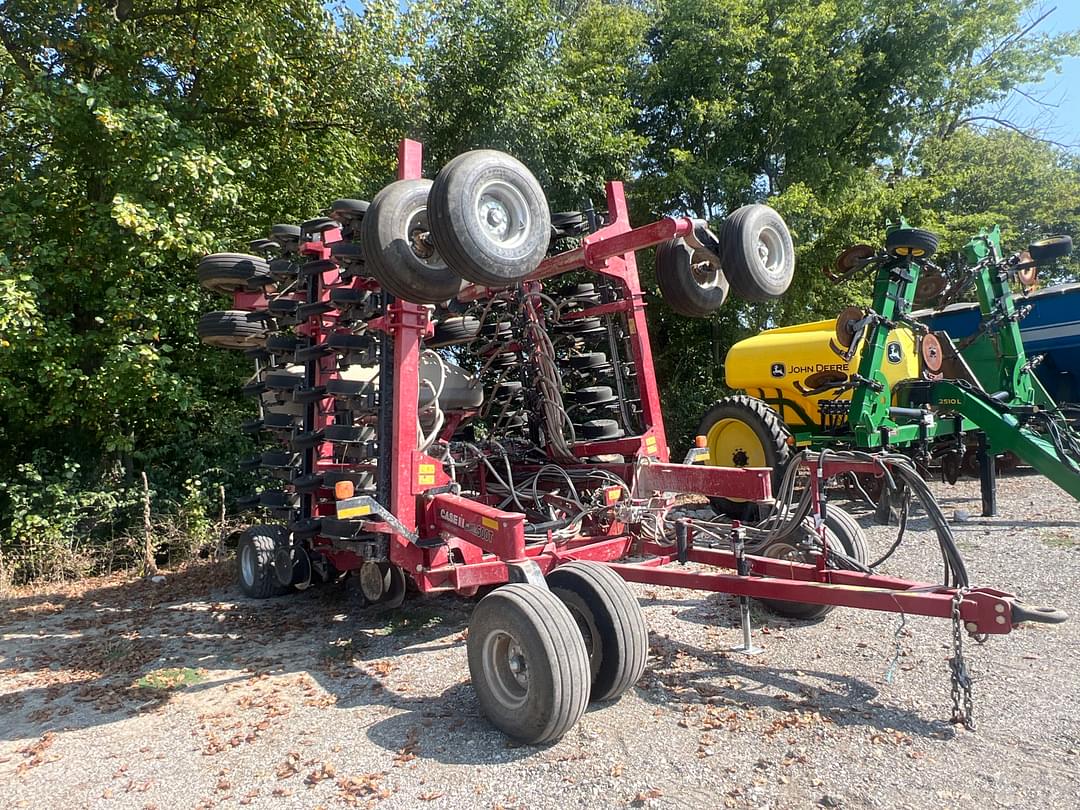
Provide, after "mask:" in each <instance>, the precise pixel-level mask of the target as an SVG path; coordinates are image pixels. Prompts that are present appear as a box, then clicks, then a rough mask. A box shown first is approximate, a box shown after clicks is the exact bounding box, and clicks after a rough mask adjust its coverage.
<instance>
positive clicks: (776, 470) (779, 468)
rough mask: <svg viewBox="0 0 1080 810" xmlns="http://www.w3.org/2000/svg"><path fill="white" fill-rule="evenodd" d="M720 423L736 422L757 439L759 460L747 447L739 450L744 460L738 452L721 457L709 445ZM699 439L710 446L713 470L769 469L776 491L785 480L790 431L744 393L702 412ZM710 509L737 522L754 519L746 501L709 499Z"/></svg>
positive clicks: (760, 402) (772, 411) (763, 405)
mask: <svg viewBox="0 0 1080 810" xmlns="http://www.w3.org/2000/svg"><path fill="white" fill-rule="evenodd" d="M723 420H737V421H738V422H741V423H743V424H744V425H746V426H747V427H748V428H749V429H750V430H751V431H752V432H753V434H754V435H755V436H756V437H757V439H758V442H759V444H760V449H761V453H760V455H761V457H760V458H758V453H757V452H755V451H753V450H750V449H749V448H741V449H742V451H743V452H744V453H745V454H746V457H740V456H739V454H738V452H737V451H738V450H739V449H740V448H738V447H736V448H732V450H733V452H730V453H726V452H725V453H724V455H723V457H721V456H720V455H719V454H718V453H719V450H720V449H719V448H714V447H713V446H712V436H711V431H712V429H713V427H714V426H715V425H717V424H718V423H720V422H721V421H723ZM697 435H698V436H705V437H706V439H707V441H708V442H709V444H707V447H708V449H709V461H708V463H709V464H711V465H713V466H714V467H752V466H758V464H759V463H760V466H762V467H771V468H772V486H773V490H774V491H775V489H776V487H777V485H778V484H779V483H780V479H782V478H783V477H784V471H785V470H786V469H787V465H788V462H789V461H790V460H791V446H790V445H789V444H788V439H789V437H790V436H791V431H789V430H788V428H787V425H785V424H784V422H783V420H782V419H781V418H780V416H779V415H778V414H777V413H776V411H774V410H773V409H772V408H770V407H769V406H768V405H767V404H765V403H764V402H762V401H761V400H760V399H756V398H755V397H750V396H746V395H745V394H736V395H734V396H730V397H724V398H723V399H719V400H717V401H716V402H715V403H713V405H712V407H711V408H709V410H707V411H706V412H705V416H704V417H702V419H701V422H700V423H699V424H698V429H697ZM709 500H710V502H711V503H712V505H713V508H714V509H716V510H717V511H719V512H722V513H723V514H726V515H729V516H731V517H734V518H737V519H739V520H754V519H755V516H754V515H751V514H749V513H748V512H747V509H748V508H749V507H751V506H753V504H749V503H748V502H746V501H738V500H732V499H730V498H710V499H709Z"/></svg>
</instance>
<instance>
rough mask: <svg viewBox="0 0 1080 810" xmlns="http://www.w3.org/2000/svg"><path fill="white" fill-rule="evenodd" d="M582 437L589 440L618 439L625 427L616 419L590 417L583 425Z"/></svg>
mask: <svg viewBox="0 0 1080 810" xmlns="http://www.w3.org/2000/svg"><path fill="white" fill-rule="evenodd" d="M580 433H581V435H580V437H579V438H583V439H588V440H589V441H599V440H602V439H617V438H619V437H620V436H622V435H623V429H622V428H621V427H619V423H618V422H616V421H615V420H614V419H590V420H589V421H588V422H585V423H583V424H582V425H581V429H580Z"/></svg>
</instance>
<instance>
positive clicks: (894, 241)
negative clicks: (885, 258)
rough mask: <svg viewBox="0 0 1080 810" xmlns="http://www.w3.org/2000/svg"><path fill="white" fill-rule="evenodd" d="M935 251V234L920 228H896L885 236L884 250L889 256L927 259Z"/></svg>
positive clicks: (936, 245)
mask: <svg viewBox="0 0 1080 810" xmlns="http://www.w3.org/2000/svg"><path fill="white" fill-rule="evenodd" d="M937 249H938V238H937V234H934V233H931V232H930V231H925V230H923V229H922V228H897V229H895V230H892V231H889V232H888V233H887V234H885V250H886V252H887V253H888V254H889V255H890V256H899V257H902V258H908V257H911V258H915V259H929V258H930V257H931V256H933V255H934V253H935V252H937ZM914 251H920V252H919V253H913V252H914Z"/></svg>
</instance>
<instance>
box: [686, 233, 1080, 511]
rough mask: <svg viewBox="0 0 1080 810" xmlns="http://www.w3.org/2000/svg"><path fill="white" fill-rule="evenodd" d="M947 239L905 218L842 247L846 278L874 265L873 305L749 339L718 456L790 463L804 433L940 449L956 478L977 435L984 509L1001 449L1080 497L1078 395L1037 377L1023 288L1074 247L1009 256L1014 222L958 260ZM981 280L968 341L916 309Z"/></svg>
mask: <svg viewBox="0 0 1080 810" xmlns="http://www.w3.org/2000/svg"><path fill="white" fill-rule="evenodd" d="M937 247H938V239H937V237H936V236H935V235H934V234H933V233H930V232H929V231H925V230H921V229H917V228H911V227H908V226H907V224H906V223H904V222H901V224H900V225H899V226H897V227H890V228H889V229H888V230H887V232H886V239H885V248H884V250H877V249H875V248H873V247H871V246H869V245H856V246H854V247H851V248H848V249H847V250H845V251H844V252H843V253H842V254H841V255H840V257H839V258H838V260H837V270H838V272H837V273H835V274H834V273H831V272H830V273H829V275H830V278H832V279H834V280H835V281H845V280H847V279H850V278H852V277H854V276H856V275H858V274H860V273H864V272H873V273H874V279H875V280H874V293H873V305H872V307H870V308H868V309H863V308H858V307H848V308H846V309H845V310H844V311H843V312H841V313H840V315H839V317H838V318H836V319H835V320H827V321H820V322H817V323H811V324H801V325H798V326H794V327H786V328H781V329H773V330H768V331H765V332H762V333H761V334H759V335H756V336H754V337H751V338H748V339H746V340H743V341H741V342H739V343H737V344H736V345H735V346H733V347H732V348H731V350H730V351H729V352H728V356H727V360H726V363H725V375H726V379H727V383H728V385H729V386H730V387H732V388H734V389H739V390H742V391H743V392H745V393H743V394H739V395H735V396H730V397H726V398H724V399H721V400H720V401H718V402H717V403H715V404H714V405H713V406H712V407H711V408H710V409H709V411H708V412H707V413H706V414H705V416H704V418H703V419H702V422H701V425H700V427H699V429H698V433H699V434H700V435H702V436H704V437H705V442H706V447H707V449H708V458H709V463H711V464H714V465H720V466H748V467H753V466H771V467H773V468H774V469H777V470H782V468H783V466H784V462H785V460H786V459H787V458H788V457H790V455H791V453H792V449H793V447H810V448H813V449H820V448H828V449H851V450H860V451H895V450H901V451H903V452H905V453H907V454H909V455H911V456H913V457H914V458H915V460H916V461H917V462H919V463H921V464H923V465H929V463H930V462H931V461H932V460H933V461H935V462H937V463H940V465H941V468H942V473H943V475H944V477H945V478H946V479H947V480H949V481H950V482H955V480H956V478H957V477H958V475H959V472H960V470H961V467H962V465H963V463H964V456H965V453H971V452H972V450H971V449H970V447H969V444H970V441H971V440H974V441H975V443H976V448H977V449H976V450H975V451H974V453H975V456H976V457H977V458H978V460H979V469H980V477H981V479H982V483H983V511H984V513H986V514H992V513H993V512H994V510H995V506H994V497H993V493H994V456H996V455H1000V454H1004V453H1011V454H1012V455H1014V456H1015V457H1016V458H1018V459H1020V460H1021V461H1023V462H1026V463H1027V464H1030V465H1031V466H1032V467H1033V468H1035V469H1036V470H1037V471H1038V472H1040V473H1042V474H1043V475H1045V476H1046V477H1047V478H1049V479H1050V480H1052V481H1053V482H1054V483H1056V484H1057V485H1058V486H1060V487H1061V488H1062V489H1064V490H1066V491H1067V492H1069V493H1070V494H1072V495H1073V496H1074V497H1076V498H1078V499H1080V435H1078V434H1077V433H1076V432H1075V431H1074V430H1073V429H1072V427H1071V425H1070V416H1071V414H1070V413H1069V412H1068V409H1067V408H1063V407H1060V406H1058V404H1057V403H1055V402H1054V400H1053V399H1052V397H1051V396H1050V395H1049V394H1048V393H1047V391H1046V389H1045V388H1044V387H1043V386H1042V384H1041V383H1040V382H1039V380H1038V379H1037V378H1036V376H1035V374H1034V373H1033V370H1034V368H1035V366H1036V365H1037V364H1038V361H1039V358H1038V357H1035V358H1029V357H1028V356H1027V354H1026V353H1025V351H1024V344H1023V340H1022V339H1021V336H1020V328H1019V321H1020V319H1021V318H1023V317H1024V315H1025V314H1026V311H1027V307H1026V306H1025V305H1024V304H1023V303H1022V301H1023V299H1022V298H1021V303H1020V305H1019V306H1018V305H1017V304H1016V303H1015V302H1014V299H1013V295H1012V293H1011V291H1010V284H1011V283H1018V284H1019V285H1020V286H1021V288H1022V289H1023V291H1024V293H1025V294H1026V292H1028V291H1029V290H1030V289H1031V288H1032V287H1033V285H1034V282H1035V274H1036V270H1037V267H1038V266H1039V265H1043V264H1046V263H1049V262H1052V261H1054V260H1055V259H1057V258H1060V257H1062V256H1065V255H1067V254H1068V253H1069V252H1070V251H1071V249H1072V240H1071V239H1070V238H1069V237H1067V236H1060V237H1051V238H1049V239H1044V240H1042V241H1039V242H1036V243H1034V244H1032V245H1031V246H1030V247H1029V248H1028V250H1027V251H1024V252H1022V253H1018V254H1014V255H1009V256H1006V255H1005V254H1004V252H1003V250H1002V247H1001V232H1000V229H999V228H997V227H995V228H994V229H993V230H983V231H982V232H980V233H979V234H978V235H977V236H975V237H974V238H972V239H971V241H969V242H968V243H967V245H966V246H965V247H964V250H963V253H964V259H965V262H966V264H965V266H964V268H963V269H962V270H961V271H959V272H958V273H955V274H953V280H952V281H951V282H950V281H949V280H948V278H947V276H946V274H945V272H944V271H943V270H942V269H941V268H940V267H938V266H936V265H934V264H933V263H932V262H931V258H932V256H933V255H934V253H935V251H936V250H937ZM973 286H974V288H975V290H976V291H977V294H978V299H979V306H980V311H981V316H982V318H981V325H980V327H979V329H978V330H977V331H976V332H975V334H973V335H971V336H970V337H968V338H965V339H964V340H962V341H959V342H955V343H954V341H953V340H952V339H951V338H950V337H949V335H948V334H946V333H945V332H935V331H932V330H931V329H930V328H929V327H927V326H926V325H925V324H924V323H922V322H921V321H919V320H917V319H915V318H914V317H912V311H913V308H914V307H915V306H916V305H920V306H926V305H929V304H932V305H934V306H935V307H941V306H945V305H946V304H948V303H951V302H953V301H956V300H958V299H959V298H960V297H961V296H963V295H964V294H966V293H967V292H968V291H969V290H970V289H971V288H972V287H973Z"/></svg>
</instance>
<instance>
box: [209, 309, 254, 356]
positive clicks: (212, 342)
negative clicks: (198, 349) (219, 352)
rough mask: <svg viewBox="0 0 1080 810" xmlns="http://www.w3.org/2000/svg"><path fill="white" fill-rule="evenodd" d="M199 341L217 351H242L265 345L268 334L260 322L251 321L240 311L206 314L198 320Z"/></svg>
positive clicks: (228, 310)
mask: <svg viewBox="0 0 1080 810" xmlns="http://www.w3.org/2000/svg"><path fill="white" fill-rule="evenodd" d="M196 331H197V332H198V335H199V340H200V341H202V342H203V343H205V344H206V345H207V346H214V347H216V348H218V349H236V350H240V351H243V350H245V349H250V348H253V347H256V346H262V345H263V344H265V343H266V336H267V335H268V334H269V332H268V331H267V329H266V325H265V324H264V323H263V322H261V321H251V320H249V319H248V313H247V312H244V311H242V310H236V309H227V310H224V311H221V312H207V313H206V314H205V315H203V316H202V317H201V318H199V325H198V327H197V329H196Z"/></svg>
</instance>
